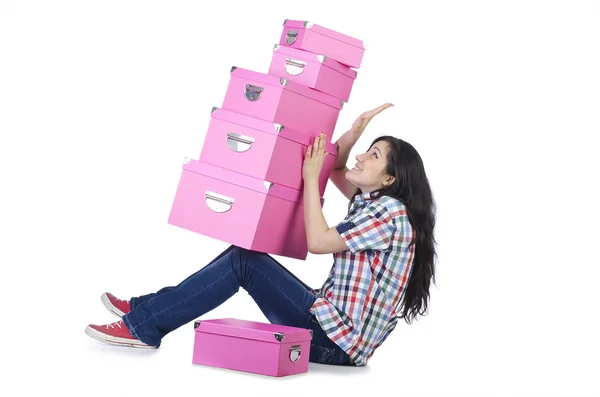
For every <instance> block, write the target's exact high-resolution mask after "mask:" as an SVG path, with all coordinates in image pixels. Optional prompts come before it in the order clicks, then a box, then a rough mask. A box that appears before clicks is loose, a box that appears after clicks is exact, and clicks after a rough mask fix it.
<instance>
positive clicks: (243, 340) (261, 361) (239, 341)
mask: <svg viewBox="0 0 600 397" xmlns="http://www.w3.org/2000/svg"><path fill="white" fill-rule="evenodd" d="M194 327H195V336H194V354H193V358H192V363H193V364H200V365H209V366H212V367H219V368H227V369H233V370H237V371H244V372H251V373H256V374H262V375H270V376H276V377H281V376H288V375H296V374H300V373H305V372H308V359H309V356H310V341H311V340H312V331H311V330H309V329H304V328H296V327H289V326H285V325H277V324H268V323H259V322H254V321H246V320H238V319H234V318H224V319H217V320H202V321H195V322H194Z"/></svg>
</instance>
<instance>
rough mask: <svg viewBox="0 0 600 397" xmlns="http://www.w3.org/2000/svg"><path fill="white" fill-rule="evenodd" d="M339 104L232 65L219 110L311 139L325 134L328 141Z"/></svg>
mask: <svg viewBox="0 0 600 397" xmlns="http://www.w3.org/2000/svg"><path fill="white" fill-rule="evenodd" d="M342 102H343V101H342V100H341V99H339V98H335V97H333V96H331V95H329V94H326V93H324V92H320V91H317V90H315V89H312V88H310V87H307V86H305V85H302V84H300V83H296V82H293V81H290V80H288V79H284V78H280V77H277V76H270V75H268V74H263V73H258V72H254V71H250V70H247V69H242V68H238V67H236V66H234V67H232V68H231V79H230V81H229V85H228V87H227V91H226V93H225V99H224V101H223V106H222V108H223V109H225V110H230V111H233V112H236V113H240V114H244V115H246V116H250V117H254V118H257V119H261V120H265V121H269V122H272V123H277V124H280V125H284V126H285V127H286V128H289V129H291V130H294V131H298V132H301V133H303V134H306V135H309V136H313V137H314V136H318V135H319V134H320V133H321V132H324V133H325V134H326V135H327V142H330V141H331V138H332V137H333V132H334V129H335V125H336V123H337V120H338V116H339V114H340V111H341V109H342V106H343V105H342ZM309 115H310V117H308V116H309Z"/></svg>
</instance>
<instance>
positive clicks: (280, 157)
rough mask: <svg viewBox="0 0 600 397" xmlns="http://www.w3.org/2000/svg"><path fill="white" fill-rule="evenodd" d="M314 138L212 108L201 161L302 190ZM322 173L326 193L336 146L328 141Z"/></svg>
mask: <svg viewBox="0 0 600 397" xmlns="http://www.w3.org/2000/svg"><path fill="white" fill-rule="evenodd" d="M313 142H314V138H312V137H310V136H308V135H305V134H301V133H299V132H297V131H293V130H290V129H288V128H286V127H284V126H282V125H279V124H274V123H271V122H268V121H264V120H260V119H256V118H253V117H249V116H244V115H242V114H239V113H235V112H231V111H228V110H225V109H220V108H216V107H215V108H213V111H212V113H211V121H210V124H209V127H208V132H207V134H206V138H205V139H204V144H203V146H202V151H201V153H200V158H199V161H201V162H204V163H210V164H213V165H216V166H218V167H222V168H227V169H229V170H232V171H236V172H239V173H241V174H245V175H249V176H252V177H254V178H258V179H261V180H265V181H269V182H273V183H275V184H278V185H284V186H287V187H290V188H292V189H296V190H302V189H303V186H304V181H303V179H302V166H303V163H304V157H305V155H306V149H307V147H308V145H309V144H312V143H313ZM325 151H326V152H328V153H330V154H329V155H327V156H326V157H325V161H324V162H323V168H322V170H321V175H320V176H319V195H320V196H321V197H323V196H324V194H325V189H326V187H327V182H328V180H329V176H330V173H331V169H332V168H333V163H334V161H335V157H336V156H337V148H336V146H335V144H333V143H326V145H325Z"/></svg>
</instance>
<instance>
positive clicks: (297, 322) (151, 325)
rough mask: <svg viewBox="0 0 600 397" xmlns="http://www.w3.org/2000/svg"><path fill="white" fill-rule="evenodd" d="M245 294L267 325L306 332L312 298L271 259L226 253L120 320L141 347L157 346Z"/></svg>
mask: <svg viewBox="0 0 600 397" xmlns="http://www.w3.org/2000/svg"><path fill="white" fill-rule="evenodd" d="M240 287H242V288H244V289H245V290H246V291H247V292H248V293H249V295H250V296H251V297H252V298H253V299H254V301H255V302H256V303H257V304H258V306H259V307H260V309H261V311H262V312H263V313H264V315H265V316H266V317H267V318H268V319H269V321H270V322H271V323H275V324H284V325H289V326H296V327H301V328H309V327H308V326H307V325H308V324H309V323H310V321H309V320H310V318H311V314H310V312H309V309H310V307H311V306H312V304H313V302H314V300H315V295H314V294H313V293H312V292H311V291H310V288H309V287H307V286H306V285H305V284H304V283H302V282H299V280H298V279H297V278H296V277H294V276H292V275H291V273H290V272H288V271H287V269H285V268H284V267H283V266H281V265H280V264H279V263H278V262H277V261H275V260H274V259H273V258H272V257H271V256H269V255H267V254H264V253H260V252H256V251H251V250H246V249H243V248H239V247H236V246H232V247H230V248H229V249H228V250H226V251H225V252H224V253H223V254H221V255H220V256H219V257H217V258H216V259H215V260H214V261H213V262H212V263H211V264H210V265H207V266H206V267H204V268H203V269H201V270H200V271H198V272H196V273H195V274H193V275H192V276H190V277H188V278H187V279H186V280H184V281H183V282H181V283H180V284H179V285H178V286H176V287H169V288H167V289H163V290H162V291H161V292H160V293H157V294H154V295H152V296H150V297H149V298H146V299H144V300H142V301H141V302H140V301H138V302H137V303H136V304H135V305H134V306H133V307H132V309H131V312H129V313H128V314H126V315H125V316H123V322H124V323H125V325H126V326H127V328H128V330H129V331H130V332H131V333H132V334H133V335H134V336H135V337H136V338H138V339H140V340H141V341H142V342H144V343H147V344H149V345H151V346H159V345H160V341H161V339H162V338H163V337H164V336H165V335H167V334H168V333H169V332H171V331H173V330H175V329H177V328H179V327H180V326H182V325H184V324H186V323H189V322H190V321H192V320H194V319H196V318H198V317H200V316H202V315H203V314H204V313H206V312H208V311H210V310H212V309H214V308H216V307H217V306H219V305H220V304H222V303H223V302H225V301H226V300H227V299H229V298H230V297H231V296H233V295H234V294H235V293H236V292H237V291H238V290H239V288H240Z"/></svg>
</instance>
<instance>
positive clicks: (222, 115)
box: [210, 106, 337, 156]
mask: <svg viewBox="0 0 600 397" xmlns="http://www.w3.org/2000/svg"><path fill="white" fill-rule="evenodd" d="M210 117H211V118H215V119H218V120H222V121H226V122H229V123H233V124H238V125H240V126H243V127H247V128H251V129H254V130H259V131H264V132H266V133H269V134H275V135H278V136H280V137H282V138H285V139H288V140H290V141H293V142H296V143H299V144H301V145H303V146H308V145H310V144H311V143H312V140H313V137H311V136H309V135H306V134H303V133H301V132H298V131H294V130H290V129H287V128H285V126H283V125H281V124H276V123H271V122H268V121H265V120H260V119H257V118H255V117H250V116H246V115H243V114H240V113H236V112H232V111H230V110H225V109H222V108H219V107H216V106H215V107H213V108H212V111H211V115H210ZM325 151H326V152H328V153H329V154H330V155H333V156H337V147H336V145H335V144H334V143H331V142H327V143H326V144H325Z"/></svg>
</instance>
